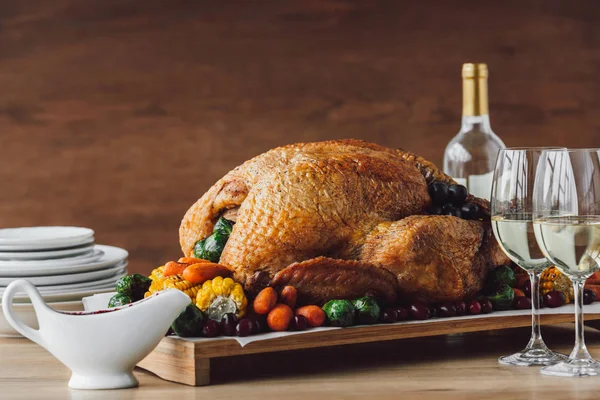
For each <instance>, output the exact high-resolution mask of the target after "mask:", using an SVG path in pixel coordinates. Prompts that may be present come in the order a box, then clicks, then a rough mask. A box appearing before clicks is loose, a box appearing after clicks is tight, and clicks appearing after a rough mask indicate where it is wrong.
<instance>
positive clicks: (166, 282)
mask: <svg viewBox="0 0 600 400" xmlns="http://www.w3.org/2000/svg"><path fill="white" fill-rule="evenodd" d="M163 269H164V267H162V266H161V267H158V268H156V269H154V270H153V271H152V273H151V274H150V279H151V280H152V283H151V284H150V287H149V288H148V291H147V292H146V294H145V295H144V297H148V296H150V295H152V294H154V293H156V292H160V291H161V290H165V289H177V290H181V291H182V292H183V293H185V294H187V295H188V296H190V299H192V301H195V300H196V294H197V293H198V291H199V290H200V288H201V286H200V285H194V284H193V283H191V282H189V281H186V280H185V279H183V277H182V276H181V275H170V276H163Z"/></svg>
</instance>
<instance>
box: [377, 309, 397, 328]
mask: <svg viewBox="0 0 600 400" xmlns="http://www.w3.org/2000/svg"><path fill="white" fill-rule="evenodd" d="M380 319H381V322H385V323H388V324H391V323H394V322H396V321H398V313H397V312H396V310H394V309H393V308H386V309H385V310H383V312H382V313H381V318H380Z"/></svg>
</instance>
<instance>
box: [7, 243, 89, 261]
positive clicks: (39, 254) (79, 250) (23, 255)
mask: <svg viewBox="0 0 600 400" xmlns="http://www.w3.org/2000/svg"><path fill="white" fill-rule="evenodd" d="M93 251H94V243H93V242H92V243H90V244H86V245H83V246H78V247H71V248H68V249H58V250H41V251H6V252H1V251H0V260H50V259H55V258H67V257H75V256H81V255H84V254H90V253H92V252H93Z"/></svg>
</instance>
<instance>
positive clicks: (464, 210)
mask: <svg viewBox="0 0 600 400" xmlns="http://www.w3.org/2000/svg"><path fill="white" fill-rule="evenodd" d="M479 212H480V210H479V206H478V205H477V204H475V203H466V204H463V206H462V207H461V208H460V213H461V214H462V217H463V218H464V219H478V218H479V217H480V215H479Z"/></svg>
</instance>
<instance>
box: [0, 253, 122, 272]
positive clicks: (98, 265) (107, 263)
mask: <svg viewBox="0 0 600 400" xmlns="http://www.w3.org/2000/svg"><path fill="white" fill-rule="evenodd" d="M96 249H98V250H101V251H103V252H104V255H103V256H102V257H101V258H100V259H99V260H97V261H95V262H91V263H87V264H83V263H82V264H77V265H70V266H64V267H55V266H38V267H28V268H26V269H25V268H14V267H2V266H0V276H1V277H3V278H13V277H14V278H25V279H27V277H30V276H47V275H60V274H74V273H79V272H88V271H97V270H99V269H103V268H106V267H111V266H114V265H116V264H118V263H120V262H123V261H125V259H127V256H128V255H129V253H127V251H126V250H124V249H121V248H119V247H113V246H103V245H97V246H96Z"/></svg>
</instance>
